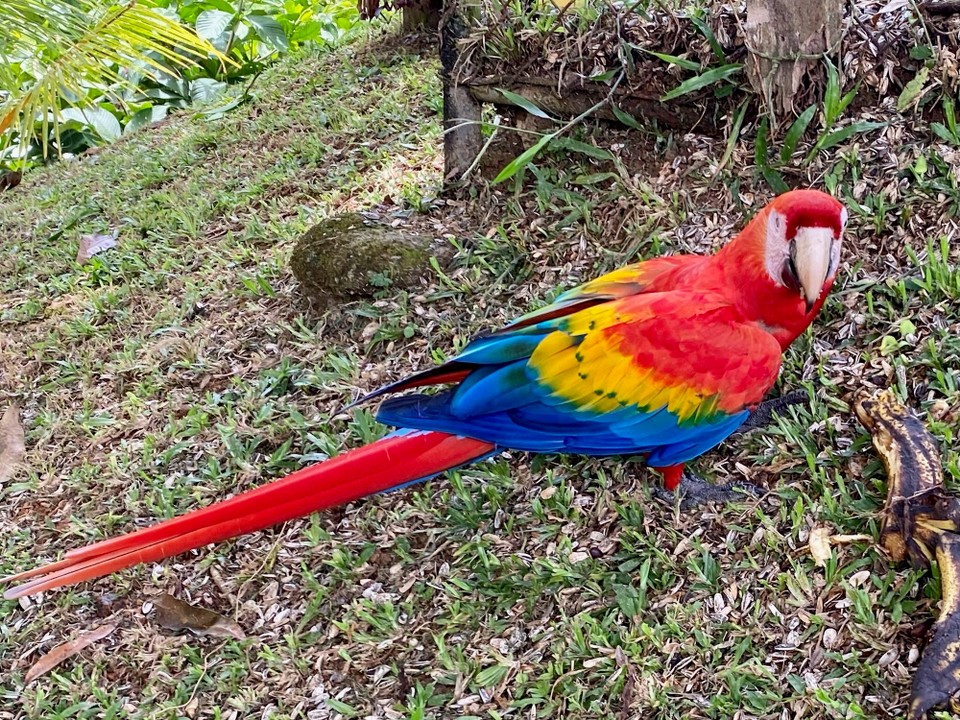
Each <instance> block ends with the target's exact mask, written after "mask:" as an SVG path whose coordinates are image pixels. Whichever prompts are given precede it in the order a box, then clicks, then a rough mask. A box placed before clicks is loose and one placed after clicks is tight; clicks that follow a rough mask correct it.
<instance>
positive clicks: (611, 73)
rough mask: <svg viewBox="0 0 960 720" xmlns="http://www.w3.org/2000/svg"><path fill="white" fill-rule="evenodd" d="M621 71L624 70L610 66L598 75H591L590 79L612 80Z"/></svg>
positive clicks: (594, 80)
mask: <svg viewBox="0 0 960 720" xmlns="http://www.w3.org/2000/svg"><path fill="white" fill-rule="evenodd" d="M620 72H622V71H621V70H620V68H610V69H609V70H604V71H603V72H599V73H597V74H596V75H591V76H590V78H589V79H590V80H591V81H593V82H598V83H603V82H610V81H611V80H613V79H614V78H615V77H616V76H617V75H618V74H619V73H620Z"/></svg>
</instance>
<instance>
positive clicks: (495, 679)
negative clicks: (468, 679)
mask: <svg viewBox="0 0 960 720" xmlns="http://www.w3.org/2000/svg"><path fill="white" fill-rule="evenodd" d="M509 670H510V668H509V667H508V666H506V665H491V666H490V667H487V668H484V669H483V670H481V671H480V672H479V673H477V676H476V678H474V680H475V682H476V683H477V685H479V686H480V687H483V688H486V687H491V686H493V685H497V684H498V683H499V682H500V681H501V680H503V679H504V678H505V677H506V676H507V672H508V671H509Z"/></svg>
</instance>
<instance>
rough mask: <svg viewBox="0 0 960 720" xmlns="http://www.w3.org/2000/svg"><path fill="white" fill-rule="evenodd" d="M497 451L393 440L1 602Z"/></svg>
mask: <svg viewBox="0 0 960 720" xmlns="http://www.w3.org/2000/svg"><path fill="white" fill-rule="evenodd" d="M494 450H495V448H494V446H493V445H491V444H490V443H486V442H483V441H481V440H474V439H472V438H464V437H458V436H456V435H449V434H447V433H440V432H419V431H417V432H407V433H398V434H394V435H389V436H387V437H385V438H383V439H382V440H378V441H377V442H374V443H371V444H370V445H366V446H364V447H362V448H357V449H356V450H350V451H348V452H345V453H343V454H342V455H338V456H337V457H335V458H331V459H330V460H327V461H325V462H322V463H319V464H317V465H313V466H311V467H308V468H304V469H303V470H298V471H296V472H294V473H292V474H290V475H288V476H287V477H285V478H282V479H280V480H276V481H274V482H272V483H268V484H267V485H263V486H261V487H258V488H255V489H253V490H248V491H246V492H244V493H241V494H239V495H236V496H234V497H232V498H230V499H228V500H224V501H222V502H219V503H215V504H213V505H210V506H208V507H205V508H201V509H199V510H195V511H193V512H190V513H187V514H186V515H183V516H180V517H176V518H172V519H170V520H166V521H164V522H161V523H157V524H156V525H151V526H150V527H146V528H143V529H142V530H137V531H136V532H132V533H129V534H127V535H121V536H119V537H115V538H111V539H109V540H103V541H101V542H98V543H94V544H92V545H88V546H86V547H83V548H79V549H76V550H71V551H69V552H68V553H67V554H66V555H65V556H64V559H63V560H60V561H58V562H54V563H50V564H48V565H44V566H42V567H38V568H34V569H33V570H28V571H26V572H22V573H18V574H17V575H11V576H10V577H6V578H3V579H2V580H0V582H10V581H19V580H26V579H28V578H36V579H33V580H30V582H27V583H24V584H23V585H19V586H17V587H13V588H10V589H9V590H7V591H6V592H5V593H4V594H3V596H4V597H5V598H7V599H12V598H18V597H22V596H24V595H32V594H34V593H38V592H43V591H46V590H50V589H52V588H57V587H62V586H64V585H72V584H74V583H78V582H82V581H84V580H92V579H94V578H98V577H101V576H103V575H108V574H110V573H112V572H117V571H118V570H122V569H124V568H127V567H130V566H131V565H136V564H138V563H145V562H156V561H158V560H162V559H163V558H167V557H171V556H173V555H178V554H180V553H183V552H187V551H188V550H193V549H195V548H198V547H202V546H204V545H207V544H209V543H214V542H220V541H222V540H227V539H229V538H232V537H236V536H238V535H244V534H246V533H250V532H254V531H256V530H262V529H263V528H266V527H269V526H271V525H276V524H277V523H281V522H284V521H285V520H291V519H293V518H297V517H303V516H304V515H309V514H310V513H312V512H316V511H318V510H325V509H328V508H331V507H335V506H337V505H342V504H344V503H348V502H352V501H353V500H359V499H360V498H363V497H367V496H368V495H374V494H376V493H379V492H384V491H387V490H391V489H394V488H397V487H400V486H402V485H406V484H409V483H411V482H416V481H418V480H423V479H426V478H429V477H432V476H433V475H436V474H438V473H441V472H443V471H444V470H449V469H450V468H454V467H458V466H460V465H464V464H466V463H469V462H471V461H473V460H476V459H478V458H481V457H484V456H486V455H489V454H490V453H491V452H493V451H494ZM38 576H40V577H38Z"/></svg>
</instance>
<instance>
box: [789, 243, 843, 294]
mask: <svg viewBox="0 0 960 720" xmlns="http://www.w3.org/2000/svg"><path fill="white" fill-rule="evenodd" d="M832 252H833V230H831V229H830V228H819V227H801V228H798V229H797V234H796V236H795V237H794V240H793V244H792V245H791V247H790V255H791V257H792V259H793V264H794V267H795V268H796V269H797V279H798V280H799V281H800V295H801V296H802V297H803V299H804V301H805V302H806V305H807V312H810V311H811V310H812V309H813V306H814V305H815V304H816V302H817V299H818V298H819V297H820V293H821V292H823V285H824V283H826V281H827V273H828V272H829V271H830V256H831V254H832Z"/></svg>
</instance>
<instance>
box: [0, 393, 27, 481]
mask: <svg viewBox="0 0 960 720" xmlns="http://www.w3.org/2000/svg"><path fill="white" fill-rule="evenodd" d="M26 451H27V450H26V446H25V444H24V439H23V426H22V425H20V410H19V409H18V408H17V406H16V405H11V406H10V407H8V408H7V411H6V412H5V413H4V414H3V418H0V485H2V484H3V483H5V482H7V480H9V479H10V478H12V477H13V471H14V468H15V467H16V466H17V464H18V463H20V462H22V461H23V455H24V453H25V452H26Z"/></svg>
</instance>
